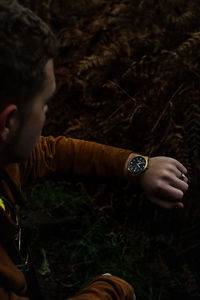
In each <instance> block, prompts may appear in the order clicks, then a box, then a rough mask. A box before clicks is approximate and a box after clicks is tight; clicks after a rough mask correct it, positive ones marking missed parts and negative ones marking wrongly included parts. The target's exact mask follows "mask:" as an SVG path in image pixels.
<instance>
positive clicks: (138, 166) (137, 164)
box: [128, 155, 149, 176]
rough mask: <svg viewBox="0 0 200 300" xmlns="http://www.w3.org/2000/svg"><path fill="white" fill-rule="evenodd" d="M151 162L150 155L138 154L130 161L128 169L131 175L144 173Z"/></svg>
mask: <svg viewBox="0 0 200 300" xmlns="http://www.w3.org/2000/svg"><path fill="white" fill-rule="evenodd" d="M148 164H149V157H148V156H144V155H137V156H135V157H134V158H132V159H131V160H130V161H129V163H128V171H129V172H130V173H131V175H133V176H134V175H138V174H141V173H143V172H144V171H145V170H146V169H147V168H148Z"/></svg>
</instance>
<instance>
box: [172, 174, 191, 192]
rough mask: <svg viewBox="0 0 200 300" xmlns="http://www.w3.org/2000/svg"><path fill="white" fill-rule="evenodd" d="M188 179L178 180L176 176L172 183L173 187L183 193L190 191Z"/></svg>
mask: <svg viewBox="0 0 200 300" xmlns="http://www.w3.org/2000/svg"><path fill="white" fill-rule="evenodd" d="M187 182H188V178H187V177H185V178H184V179H183V180H181V179H180V178H177V177H176V176H174V177H173V180H172V182H171V186H173V187H175V188H177V189H179V190H181V191H183V192H184V193H185V192H186V191H187V190H188V183H187Z"/></svg>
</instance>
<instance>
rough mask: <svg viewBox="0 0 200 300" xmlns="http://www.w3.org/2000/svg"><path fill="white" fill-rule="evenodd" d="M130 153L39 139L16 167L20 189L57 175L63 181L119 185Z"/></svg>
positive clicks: (66, 140) (70, 141) (69, 140)
mask: <svg viewBox="0 0 200 300" xmlns="http://www.w3.org/2000/svg"><path fill="white" fill-rule="evenodd" d="M130 153H131V151H130V150H126V149H121V148H117V147H111V146H107V145H102V144H98V143H95V142H88V141H84V140H78V139H72V138H65V137H63V136H60V137H57V138H54V137H41V138H40V140H39V142H38V144H37V145H36V147H35V149H34V150H33V151H32V153H31V155H30V158H29V160H28V161H26V162H25V163H21V164H20V173H21V174H20V175H21V181H22V186H24V185H26V184H29V183H30V184H32V183H34V182H35V181H36V180H37V179H40V178H43V177H46V176H51V175H56V174H57V176H59V175H61V176H62V178H63V176H64V178H65V179H66V180H84V179H94V180H96V179H98V180H99V181H104V182H108V181H113V182H115V181H121V180H122V179H123V176H122V173H123V167H124V162H125V160H126V158H127V157H128V155H129V154H130Z"/></svg>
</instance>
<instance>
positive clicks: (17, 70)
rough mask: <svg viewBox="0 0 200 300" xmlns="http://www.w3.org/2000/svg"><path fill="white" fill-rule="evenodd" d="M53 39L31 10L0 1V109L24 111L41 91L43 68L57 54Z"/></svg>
mask: <svg viewBox="0 0 200 300" xmlns="http://www.w3.org/2000/svg"><path fill="white" fill-rule="evenodd" d="M57 48H58V47H57V41H56V38H55V36H54V34H53V32H52V31H51V29H50V28H49V27H48V25H47V24H45V23H44V22H43V21H42V20H41V19H40V18H39V17H38V16H36V15H35V14H34V13H33V12H32V11H31V10H29V9H28V8H25V7H23V6H22V5H20V4H19V3H17V1H15V0H0V108H2V106H5V104H7V103H10V102H12V103H14V104H17V105H19V107H22V108H23V107H25V106H26V103H29V102H30V100H31V99H33V97H35V96H36V95H37V94H38V93H39V92H40V91H41V90H42V88H43V84H44V81H45V73H44V67H45V65H46V63H47V61H48V60H49V59H51V58H53V57H54V56H55V55H56V53H57Z"/></svg>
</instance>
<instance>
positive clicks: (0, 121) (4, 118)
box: [0, 104, 17, 141]
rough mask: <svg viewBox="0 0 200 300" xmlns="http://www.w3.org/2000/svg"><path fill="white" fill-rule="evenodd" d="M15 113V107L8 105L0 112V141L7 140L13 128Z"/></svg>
mask: <svg viewBox="0 0 200 300" xmlns="http://www.w3.org/2000/svg"><path fill="white" fill-rule="evenodd" d="M16 111H17V106H16V105H14V104H10V105H8V106H6V107H5V108H4V109H3V110H2V112H0V139H1V140H4V141H5V140H7V138H8V136H9V134H10V132H11V131H12V129H13V128H14V118H13V117H14V113H15V112H16Z"/></svg>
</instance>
